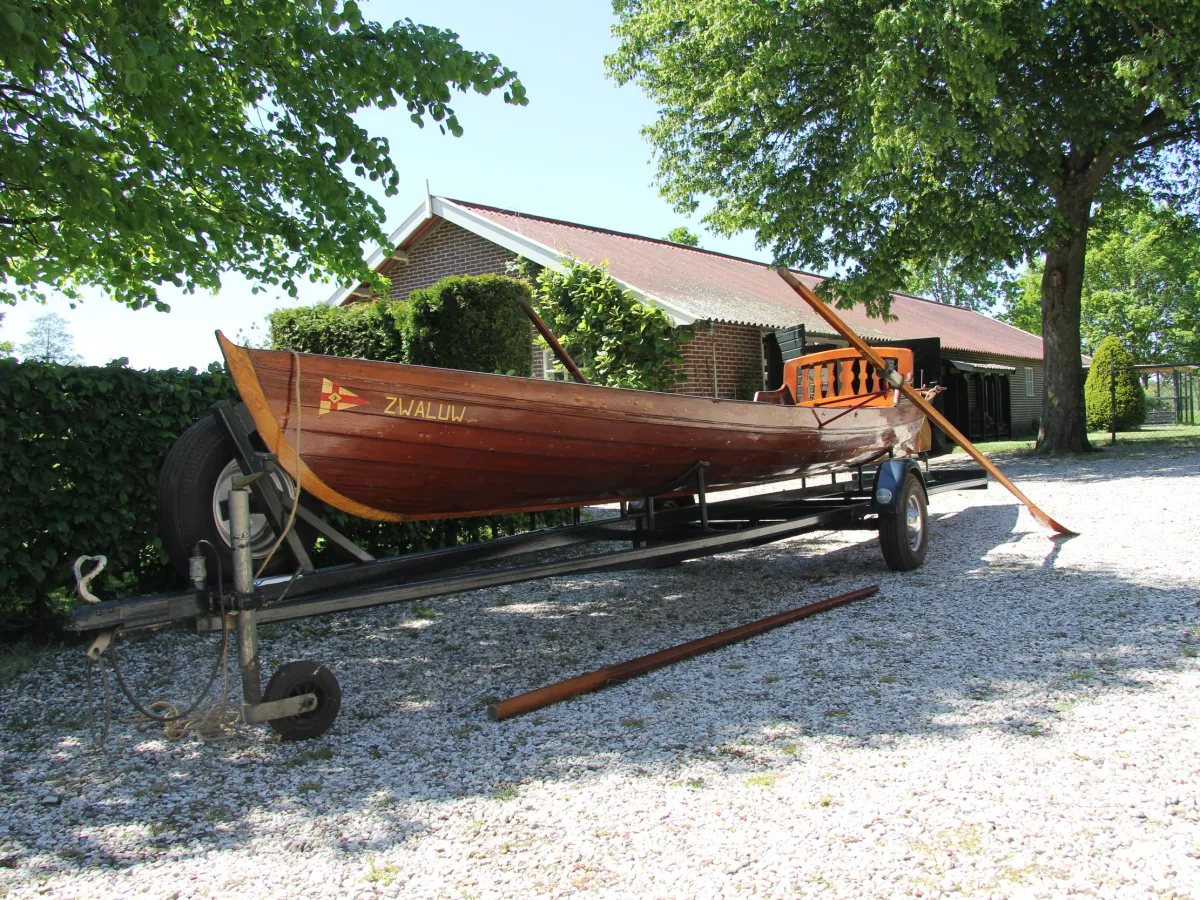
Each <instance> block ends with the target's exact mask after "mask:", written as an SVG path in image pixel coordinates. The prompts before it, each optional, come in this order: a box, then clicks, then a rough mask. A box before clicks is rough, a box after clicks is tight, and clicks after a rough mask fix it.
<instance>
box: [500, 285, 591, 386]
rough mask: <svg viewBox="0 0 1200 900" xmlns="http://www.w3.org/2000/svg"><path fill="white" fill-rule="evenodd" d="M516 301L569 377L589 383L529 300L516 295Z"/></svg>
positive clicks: (581, 382)
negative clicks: (564, 367) (568, 373)
mask: <svg viewBox="0 0 1200 900" xmlns="http://www.w3.org/2000/svg"><path fill="white" fill-rule="evenodd" d="M517 302H518V303H519V304H521V309H523V310H525V315H527V316H529V321H531V322H532V323H533V327H534V328H536V329H537V330H538V334H540V335H541V336H542V337H544V338H545V339H546V343H547V344H549V345H550V349H551V350H553V351H554V355H555V356H557V357H558V361H559V362H561V363H562V364H563V365H564V366H566V369H567V371H568V372H570V373H571V377H572V378H574V379H575V380H576V381H578V382H579V383H580V384H591V382H590V381H588V380H587V378H585V377H584V375H583V373H582V372H580V371H579V366H577V365H575V360H573V359H571V354H569V353H567V351H566V350H564V349H563V348H562V344H560V343H559V342H558V338H556V337H555V336H554V334H553V332H551V331H550V329H549V328H547V327H546V323H545V322H543V321H542V317H541V316H539V315H538V314H537V313H536V312H534V309H533V307H532V306H531V305H530V303H529V301H528V300H526V299H525V298H524V297H518V298H517Z"/></svg>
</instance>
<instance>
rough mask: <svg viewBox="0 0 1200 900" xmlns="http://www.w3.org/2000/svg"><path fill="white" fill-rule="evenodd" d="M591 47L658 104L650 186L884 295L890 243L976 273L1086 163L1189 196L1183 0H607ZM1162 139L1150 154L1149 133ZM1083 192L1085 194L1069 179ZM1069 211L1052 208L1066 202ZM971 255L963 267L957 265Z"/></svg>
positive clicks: (897, 282)
mask: <svg viewBox="0 0 1200 900" xmlns="http://www.w3.org/2000/svg"><path fill="white" fill-rule="evenodd" d="M615 9H616V12H617V15H618V18H619V21H618V24H617V26H616V27H615V32H616V34H617V36H618V38H619V39H620V42H621V43H620V46H619V48H618V49H617V51H616V52H615V53H613V54H612V55H611V56H609V57H608V59H607V60H606V63H607V66H608V70H609V73H610V75H611V76H612V77H614V78H615V79H616V80H617V81H618V82H621V83H626V82H631V81H632V82H636V83H637V84H638V85H640V86H641V87H642V89H643V90H644V91H645V92H646V93H647V95H648V96H649V97H650V98H651V99H652V100H653V101H655V102H656V103H657V104H658V106H659V108H660V115H659V119H658V121H656V122H655V123H654V124H652V125H650V126H649V127H648V128H647V129H646V135H647V137H648V138H649V140H650V142H651V144H652V145H653V147H654V149H655V155H656V158H657V161H658V174H659V182H660V184H661V186H662V192H663V194H664V195H665V196H666V197H667V199H668V200H670V201H672V202H673V203H674V205H675V206H676V208H677V209H679V210H680V211H681V212H690V211H692V210H694V209H696V208H697V205H698V204H699V202H700V200H701V198H709V199H710V200H711V201H712V207H711V211H710V212H709V213H708V214H707V215H706V216H704V221H705V223H706V224H707V225H708V226H709V227H710V228H712V229H713V230H715V231H717V232H719V233H726V234H728V233H733V232H736V231H740V230H743V229H746V230H752V231H753V232H754V233H755V236H756V237H757V239H758V241H759V242H760V243H761V244H763V245H765V246H769V247H772V248H773V249H774V252H775V256H776V259H777V261H778V262H781V263H787V264H793V265H801V266H806V267H811V268H816V269H820V270H826V271H834V272H836V273H837V276H836V277H835V278H834V279H831V280H830V282H828V285H829V288H828V289H829V291H830V292H831V293H832V294H834V295H835V296H836V297H837V298H838V299H839V300H840V301H841V302H843V303H845V304H850V303H864V304H865V305H866V306H867V307H868V309H869V310H870V311H872V312H876V313H879V312H882V311H884V310H885V309H886V305H887V296H886V292H887V291H888V290H892V289H896V288H899V287H901V286H902V285H903V284H904V282H905V280H906V279H907V278H908V277H909V276H911V275H912V274H913V269H912V267H911V266H910V262H911V261H913V260H918V261H920V262H921V263H922V264H932V263H934V262H935V261H937V260H955V261H957V263H956V268H957V269H958V274H959V275H960V276H962V277H964V278H970V279H978V278H980V277H982V276H984V275H985V274H986V273H987V272H988V271H989V270H991V269H993V268H994V267H996V266H997V265H1001V266H1003V265H1008V266H1017V265H1019V264H1020V263H1021V262H1022V261H1023V260H1024V259H1025V258H1027V257H1030V256H1034V255H1037V254H1039V253H1042V252H1044V251H1045V249H1046V248H1047V246H1048V244H1049V243H1050V242H1051V241H1054V240H1059V239H1062V235H1063V234H1064V229H1065V230H1066V233H1070V230H1071V229H1072V228H1077V227H1078V224H1077V214H1076V213H1075V211H1073V210H1069V209H1068V210H1066V211H1064V209H1062V208H1060V207H1061V206H1062V203H1061V202H1060V201H1062V200H1063V198H1064V197H1066V196H1067V194H1069V193H1071V192H1075V193H1076V194H1078V193H1079V192H1083V193H1084V194H1086V197H1087V200H1088V201H1090V199H1091V196H1092V193H1094V192H1095V190H1096V187H1097V185H1098V184H1100V183H1101V182H1105V181H1107V182H1109V183H1112V184H1114V185H1123V184H1128V183H1129V179H1131V178H1133V179H1142V180H1148V181H1156V182H1159V183H1160V184H1161V186H1162V187H1163V188H1164V189H1170V190H1172V191H1175V192H1176V193H1177V194H1188V193H1189V192H1192V194H1191V195H1192V196H1194V191H1195V185H1196V180H1195V179H1194V177H1191V176H1187V175H1185V174H1184V173H1185V172H1186V171H1188V165H1189V164H1190V165H1195V164H1196V162H1197V161H1198V160H1200V129H1198V126H1197V121H1200V100H1198V99H1197V98H1200V66H1198V65H1197V60H1198V59H1200V15H1197V13H1196V12H1195V11H1194V10H1193V9H1192V7H1191V6H1189V5H1187V4H1178V3H1171V2H1166V0H1161V2H1159V0H1151V2H1149V3H1148V4H1138V5H1137V6H1136V7H1129V6H1128V5H1127V4H1112V3H1107V2H1102V3H1081V2H1077V0H1054V2H1040V0H1002V2H995V0H979V2H967V3H955V4H952V5H947V4H944V3H929V2H925V0H900V2H883V0H871V2H865V3H863V2H851V0H837V2H827V0H800V2H794V3H786V4H784V3H745V2H741V0H692V2H688V3H682V2H679V0H618V2H617V3H616V4H615ZM1168 146H1170V147H1173V148H1174V149H1173V151H1172V152H1170V153H1161V152H1158V151H1161V150H1162V149H1163V148H1165V147H1168ZM1089 191H1090V192H1092V193H1088V192H1089ZM1069 214H1071V215H1076V221H1075V224H1069V223H1068V221H1067V219H1068V218H1070V215H1069ZM968 263H969V264H970V265H967V264H968Z"/></svg>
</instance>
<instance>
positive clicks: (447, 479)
mask: <svg viewBox="0 0 1200 900" xmlns="http://www.w3.org/2000/svg"><path fill="white" fill-rule="evenodd" d="M217 338H218V340H219V342H220V344H221V349H222V352H223V353H224V354H225V359H226V361H227V362H228V364H229V368H230V371H231V373H232V374H233V378H234V380H235V382H236V384H237V387H238V391H239V393H240V394H241V397H242V400H243V401H244V402H245V403H246V405H247V406H248V407H249V409H250V412H251V414H252V415H253V417H254V421H255V425H256V426H257V428H258V431H259V433H260V435H262V437H263V439H264V440H265V441H266V443H267V446H268V447H269V448H270V450H271V451H272V452H274V453H276V454H278V456H279V461H280V463H281V464H282V465H283V467H284V468H285V469H287V471H288V472H289V474H291V475H292V477H293V478H297V471H296V470H297V466H296V454H295V447H294V442H295V439H296V410H295V403H296V401H295V396H296V377H295V376H296V368H297V362H298V363H299V370H300V378H299V385H300V404H301V409H302V416H301V434H300V451H301V453H300V456H301V463H300V466H299V469H300V471H299V475H298V480H299V481H300V483H301V486H302V487H303V489H304V490H306V491H308V492H309V493H311V494H313V495H315V496H317V497H319V498H320V499H322V500H324V501H326V502H327V503H330V504H331V505H333V506H335V507H337V508H339V509H342V510H344V511H346V512H349V513H351V514H353V515H357V516H362V517H364V518H369V519H377V520H382V521H402V520H412V519H433V518H445V517H449V516H471V515H488V514H495V513H508V512H528V511H534V510H540V509H554V508H561V507H569V506H578V505H582V504H586V503H599V502H611V501H614V500H621V499H635V498H640V497H642V496H644V495H646V494H647V493H652V492H655V491H659V490H661V489H662V488H663V487H664V486H665V485H667V484H668V483H670V482H671V481H673V480H674V479H676V478H679V477H680V476H681V475H683V474H684V473H685V472H687V471H688V470H690V469H691V468H692V467H693V466H694V465H695V464H696V463H698V462H707V463H708V464H709V467H708V469H707V470H706V479H707V483H708V485H709V486H710V487H719V486H722V485H732V484H750V483H755V482H762V481H769V480H772V479H778V478H783V477H788V476H801V475H816V474H820V473H823V472H829V471H832V470H834V469H838V468H843V467H845V466H849V465H856V464H860V463H865V462H869V461H871V460H874V459H877V458H879V457H880V456H882V455H886V454H887V452H888V451H889V450H893V449H894V450H896V451H897V452H900V453H904V452H907V451H909V450H910V449H911V448H912V447H913V446H914V441H915V440H916V438H917V434H918V432H919V430H920V428H921V425H922V424H923V422H924V417H923V416H922V414H921V413H920V411H919V410H917V409H916V408H915V407H914V406H912V405H910V404H908V403H907V402H906V401H905V402H901V403H900V404H899V405H896V406H874V407H864V408H862V409H856V410H850V411H847V410H845V409H816V408H813V407H805V406H776V405H773V404H769V403H748V402H743V401H737V400H713V399H708V398H704V397H693V396H688V395H682V394H660V393H653V392H649V391H633V390H623V389H617V388H607V387H600V386H596V385H580V384H573V383H566V382H555V381H542V380H538V379H530V378H513V377H508V376H502V375H485V374H481V373H476V372H460V371H453V370H449V369H434V368H425V367H421V366H407V365H400V364H396V363H382V362H371V361H364V360H355V359H343V358H339V357H331V356H313V355H307V354H292V353H286V352H278V351H269V350H248V349H246V348H243V347H238V346H236V345H234V344H232V343H231V342H229V341H228V340H226V339H225V337H224V336H223V335H221V334H220V333H218V335H217Z"/></svg>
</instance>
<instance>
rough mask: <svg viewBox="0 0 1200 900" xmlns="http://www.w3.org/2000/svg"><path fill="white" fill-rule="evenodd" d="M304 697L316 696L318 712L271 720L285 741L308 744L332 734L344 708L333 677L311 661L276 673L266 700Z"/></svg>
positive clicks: (264, 692) (288, 664)
mask: <svg viewBox="0 0 1200 900" xmlns="http://www.w3.org/2000/svg"><path fill="white" fill-rule="evenodd" d="M301 694H315V695H316V697H317V708H316V709H314V710H313V711H312V712H307V713H300V714H299V715H295V716H288V717H287V718H284V719H272V720H271V727H272V728H274V729H275V733H276V734H278V735H279V737H280V738H282V739H283V740H285V741H306V740H308V739H309V738H315V737H320V736H321V735H322V734H324V733H325V732H326V731H328V730H329V726H330V725H332V724H333V720H334V719H336V718H337V714H338V710H340V709H341V708H342V688H341V685H339V684H338V680H337V679H336V678H334V677H333V673H332V672H331V671H329V669H328V668H327V667H325V666H323V665H322V664H321V663H318V662H312V661H311V660H302V661H300V662H290V663H285V664H284V665H282V666H280V667H279V668H278V669H276V670H275V674H274V675H272V676H271V680H270V681H269V682H267V689H266V690H265V691H263V700H264V701H267V702H270V701H272V700H286V699H287V698H288V697H298V696H300V695H301Z"/></svg>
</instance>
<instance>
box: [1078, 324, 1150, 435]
mask: <svg viewBox="0 0 1200 900" xmlns="http://www.w3.org/2000/svg"><path fill="white" fill-rule="evenodd" d="M1133 364H1134V359H1133V355H1132V354H1131V353H1130V352H1129V351H1128V350H1126V349H1125V345H1124V344H1122V343H1121V339H1120V338H1118V337H1117V336H1116V335H1110V336H1108V337H1106V338H1105V339H1104V340H1102V341H1101V342H1100V346H1099V347H1098V348H1097V349H1096V355H1095V356H1093V357H1092V365H1091V368H1089V369H1088V376H1087V382H1086V383H1085V384H1084V396H1085V398H1086V400H1087V424H1088V428H1090V429H1092V430H1096V431H1098V430H1102V429H1103V430H1108V429H1109V428H1111V427H1112V419H1113V387H1114V385H1113V377H1114V370H1115V377H1116V385H1115V387H1116V401H1117V403H1116V416H1117V430H1118V431H1127V430H1130V429H1133V428H1137V427H1138V426H1139V425H1141V424H1142V423H1143V422H1145V421H1146V392H1145V391H1144V390H1142V385H1141V382H1140V381H1138V377H1137V375H1136V374H1135V373H1134V372H1132V371H1130V369H1129V367H1130V366H1132V365H1133Z"/></svg>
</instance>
